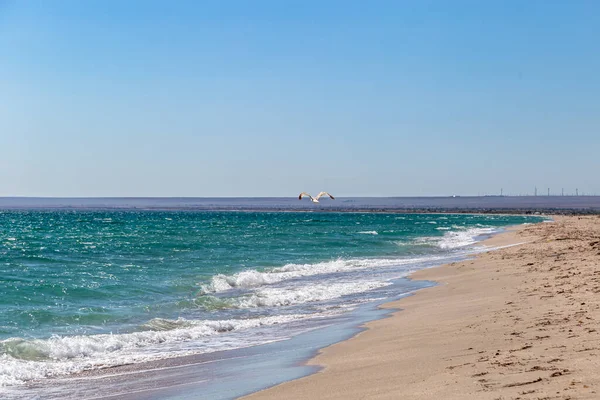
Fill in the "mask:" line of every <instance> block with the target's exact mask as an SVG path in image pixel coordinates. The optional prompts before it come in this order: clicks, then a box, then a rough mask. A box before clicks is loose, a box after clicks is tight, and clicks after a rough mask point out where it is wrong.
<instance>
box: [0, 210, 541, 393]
mask: <svg viewBox="0 0 600 400" xmlns="http://www.w3.org/2000/svg"><path fill="white" fill-rule="evenodd" d="M539 220H540V218H539V217H525V216H508V215H506V216H498V215H451V214H446V215H443V214H431V215H428V214H378V213H333V212H327V213H319V212H227V211H221V212H220V211H135V210H123V211H120V210H111V211H91V210H7V211H0V293H1V296H0V394H2V390H9V389H10V390H11V391H14V390H15V389H16V388H18V387H20V386H27V385H28V384H32V383H35V384H37V385H39V384H40V382H42V383H43V382H44V380H46V379H47V378H50V377H61V376H65V375H69V374H74V373H78V372H82V371H88V370H93V369H100V368H106V367H110V366H117V365H124V364H131V363H140V362H143V361H151V360H160V359H165V358H172V357H178V356H184V355H192V354H203V353H212V352H215V351H219V350H230V349H241V348H248V347H250V346H256V345H259V344H265V343H273V342H277V341H282V340H286V339H289V338H290V337H293V336H296V335H298V334H300V333H303V332H306V331H310V330H313V329H316V328H318V327H319V326H321V325H322V324H323V321H328V320H331V319H332V318H336V317H337V316H340V315H344V314H345V313H348V312H349V311H352V310H353V309H355V308H356V307H358V306H360V305H361V304H365V303H368V302H373V301H381V300H382V299H388V298H395V297H397V296H398V295H401V294H403V293H402V290H405V291H407V292H408V291H410V290H414V287H410V286H406V288H405V289H403V286H402V285H398V284H397V282H398V280H399V279H402V278H405V277H406V276H407V275H408V274H410V273H411V272H412V271H415V270H417V269H421V268H425V267H429V266H433V265H439V264H442V263H444V262H446V261H448V260H451V259H454V258H457V257H466V256H468V255H470V254H473V253H476V252H478V251H481V246H480V245H479V244H478V243H477V241H478V240H479V239H481V238H482V237H485V236H486V235H490V234H492V233H494V232H497V231H499V230H501V229H502V228H503V227H506V226H509V225H515V224H522V223H530V222H537V221H539Z"/></svg>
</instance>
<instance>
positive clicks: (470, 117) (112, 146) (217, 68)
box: [0, 0, 600, 196]
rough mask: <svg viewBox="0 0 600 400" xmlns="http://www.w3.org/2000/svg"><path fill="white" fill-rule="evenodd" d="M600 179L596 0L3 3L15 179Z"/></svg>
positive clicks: (67, 183) (0, 132) (351, 185)
mask: <svg viewBox="0 0 600 400" xmlns="http://www.w3.org/2000/svg"><path fill="white" fill-rule="evenodd" d="M536 185H537V187H538V188H539V189H538V190H539V191H540V192H544V193H545V192H546V190H547V189H546V188H547V187H550V188H551V189H552V191H553V192H560V190H561V188H563V187H564V188H565V191H566V192H567V193H569V192H574V191H575V188H579V190H580V192H582V191H584V192H587V193H593V192H596V193H599V194H600V2H598V1H593V0H592V1H587V2H586V1H567V0H564V1H552V0H550V1H522V0H519V1H500V0H498V1H480V0H474V1H445V0H440V1H423V0H414V1H399V0H395V1H347V0H344V1H324V0H319V1H309V0H301V1H281V0H273V1H260V0H256V1H200V0H198V1H174V2H168V1H148V0H144V1H141V0H140V1H120V0H112V1H109V0H97V1H94V0H90V1H79V0H73V1H62V0H56V1H45V0H38V1H35V0H33V1H20V0H15V1H7V0H0V196H13V195H20V196H291V195H296V194H297V193H298V192H299V191H300V190H307V191H311V192H318V191H320V190H328V191H330V192H331V193H334V194H337V195H339V196H351V195H355V196H359V195H373V196H396V195H397V196H403V195H446V194H462V195H467V194H478V193H482V194H483V193H488V194H495V193H498V192H499V191H500V188H504V193H505V194H506V193H515V194H517V193H527V192H529V193H532V192H533V188H534V187H535V186H536Z"/></svg>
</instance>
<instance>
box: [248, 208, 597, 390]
mask: <svg viewBox="0 0 600 400" xmlns="http://www.w3.org/2000/svg"><path fill="white" fill-rule="evenodd" d="M516 243H520V244H518V245H515V246H511V247H507V248H503V249H500V250H496V251H493V252H489V253H484V254H481V255H479V256H478V257H477V258H476V259H473V260H467V261H464V262H457V263H453V264H450V265H446V266H442V267H439V268H433V269H428V270H423V271H419V272H417V273H415V274H414V275H413V276H412V277H413V279H427V280H434V281H437V282H439V283H440V285H438V286H436V287H433V288H430V289H425V290H422V291H419V292H417V293H416V294H415V295H414V296H411V297H409V298H405V299H402V300H400V301H397V302H393V303H389V304H387V305H386V306H385V307H387V308H398V309H401V310H400V311H398V312H395V313H394V314H392V316H391V317H390V318H386V319H383V320H378V321H374V322H370V323H368V324H367V325H366V326H367V328H368V329H367V330H365V331H363V332H361V333H360V334H358V335H357V336H355V337H354V338H352V339H350V340H347V341H344V342H341V343H338V344H335V345H333V346H330V347H328V348H326V349H324V350H322V351H321V352H320V354H319V355H318V356H317V357H315V358H314V359H312V360H311V361H310V362H309V364H311V365H322V366H324V368H323V369H322V370H321V371H320V372H318V373H316V374H313V375H310V376H308V377H305V378H301V379H298V380H295V381H290V382H286V383H284V384H281V385H278V386H275V387H273V388H270V389H267V390H264V391H261V392H258V393H255V394H253V395H250V396H248V397H246V399H252V400H257V399H404V400H411V399H482V400H485V399H494V400H500V399H521V400H526V399H532V400H533V399H548V400H549V399H563V400H564V399H600V324H599V322H598V321H600V217H598V216H589V217H556V219H555V222H553V223H541V224H537V225H528V226H523V227H520V228H518V229H516V230H514V231H511V232H507V233H504V234H502V235H498V236H496V237H494V238H492V239H490V240H488V241H487V242H486V243H485V244H486V245H488V246H503V245H508V244H516Z"/></svg>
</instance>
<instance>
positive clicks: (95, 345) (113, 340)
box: [0, 314, 316, 387]
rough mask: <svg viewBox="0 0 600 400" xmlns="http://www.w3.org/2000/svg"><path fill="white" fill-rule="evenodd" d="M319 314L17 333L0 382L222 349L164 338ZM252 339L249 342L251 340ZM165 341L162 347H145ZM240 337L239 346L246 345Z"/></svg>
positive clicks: (2, 352)
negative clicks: (29, 336) (110, 330)
mask: <svg viewBox="0 0 600 400" xmlns="http://www.w3.org/2000/svg"><path fill="white" fill-rule="evenodd" d="M315 317H316V316H315V315H300V314H291V315H278V316H268V317H260V318H252V319H241V320H237V319H231V320H217V321H210V320H202V321H194V320H185V319H182V318H180V319H178V320H165V319H160V318H157V319H153V320H151V321H149V322H148V323H147V324H146V325H145V326H144V328H146V329H152V330H147V331H141V332H132V333H124V334H115V335H113V334H101V335H89V336H85V335H78V336H62V337H59V336H55V337H52V338H49V339H34V340H25V339H21V338H12V339H7V340H3V341H0V387H2V386H12V385H18V384H22V383H25V382H27V381H30V380H33V379H43V378H47V377H52V376H59V375H67V374H72V373H76V372H81V371H85V370H90V369H97V368H106V367H110V366H115V365H122V364H127V363H133V362H142V361H150V360H153V359H160V358H169V357H176V356H182V355H186V354H193V353H199V352H203V353H204V352H210V351H216V350H221V349H222V348H219V347H218V346H217V347H213V348H210V347H202V348H197V349H196V351H190V350H188V351H185V352H182V351H178V347H177V346H169V347H166V348H165V347H164V344H169V343H170V344H174V345H177V344H178V343H182V342H189V341H193V340H196V339H200V338H204V337H208V336H214V335H218V334H222V333H225V332H232V331H238V330H244V329H249V328H257V327H261V326H272V325H277V324H282V323H288V322H292V321H297V320H300V319H306V318H315ZM252 344H257V343H251V342H250V341H249V342H248V343H246V344H245V345H246V346H248V345H252ZM156 345H161V349H160V350H156V349H154V351H144V350H148V349H149V348H154V347H155V346H156ZM243 346H244V345H243V344H241V343H236V346H235V347H243Z"/></svg>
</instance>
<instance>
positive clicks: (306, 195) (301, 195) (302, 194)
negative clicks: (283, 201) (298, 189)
mask: <svg viewBox="0 0 600 400" xmlns="http://www.w3.org/2000/svg"><path fill="white" fill-rule="evenodd" d="M303 197H310V199H311V200H312V198H313V197H312V196H311V195H310V194H308V193H306V192H302V193H300V196H298V200H302V198H303Z"/></svg>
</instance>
